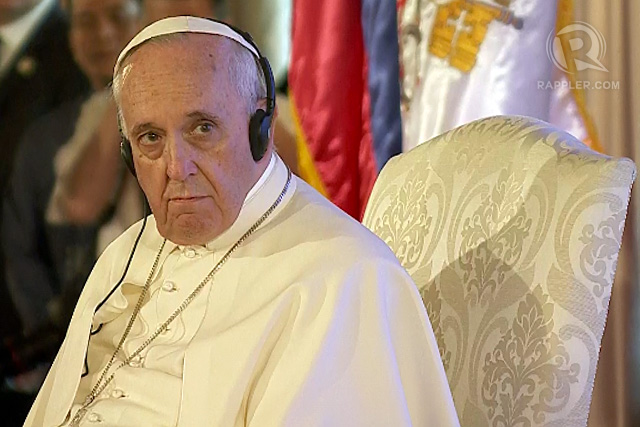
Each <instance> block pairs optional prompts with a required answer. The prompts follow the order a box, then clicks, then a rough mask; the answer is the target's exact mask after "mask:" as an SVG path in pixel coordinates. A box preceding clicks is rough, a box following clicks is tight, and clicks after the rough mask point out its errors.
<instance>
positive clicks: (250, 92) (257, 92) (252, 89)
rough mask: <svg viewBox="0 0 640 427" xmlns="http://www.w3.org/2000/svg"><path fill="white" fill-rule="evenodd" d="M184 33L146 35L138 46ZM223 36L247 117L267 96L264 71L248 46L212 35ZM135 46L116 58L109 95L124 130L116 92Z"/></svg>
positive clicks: (180, 37)
mask: <svg viewBox="0 0 640 427" xmlns="http://www.w3.org/2000/svg"><path fill="white" fill-rule="evenodd" d="M187 35H188V34H187V33H174V34H168V35H162V36H158V37H156V38H153V39H150V40H148V41H146V42H144V43H142V44H141V45H140V46H144V45H145V44H147V43H157V44H165V43H170V42H173V41H175V40H184V39H186V38H187ZM213 37H219V38H221V39H225V40H226V41H227V42H228V43H232V49H231V55H229V56H228V57H227V58H226V67H227V73H229V77H230V78H231V79H232V81H233V82H234V83H235V85H234V86H235V90H236V93H237V94H238V96H239V97H240V98H241V99H244V100H245V102H246V106H247V115H248V116H249V117H250V116H251V115H253V113H255V111H256V110H257V109H258V102H259V101H261V100H263V99H265V98H266V97H267V84H266V80H265V75H264V73H263V72H262V68H261V66H260V62H259V61H258V58H256V56H255V55H254V54H253V53H251V52H250V51H249V50H248V49H246V48H245V47H244V46H242V45H241V44H240V43H236V42H235V41H233V40H231V39H227V38H226V37H224V36H213ZM140 46H137V47H136V48H134V49H132V50H131V51H130V52H128V53H127V55H126V56H125V57H124V58H123V59H122V61H120V65H119V67H118V69H117V71H116V74H115V76H114V78H113V86H112V91H113V97H114V98H115V101H116V105H117V108H118V120H119V122H120V124H121V129H122V131H123V132H125V129H126V128H125V126H124V118H123V117H122V111H121V109H120V94H121V91H122V85H123V83H124V78H125V76H126V74H127V73H128V72H129V70H130V65H131V64H126V63H127V60H128V59H129V57H130V56H131V55H132V54H133V52H135V51H136V50H137V49H139V48H140Z"/></svg>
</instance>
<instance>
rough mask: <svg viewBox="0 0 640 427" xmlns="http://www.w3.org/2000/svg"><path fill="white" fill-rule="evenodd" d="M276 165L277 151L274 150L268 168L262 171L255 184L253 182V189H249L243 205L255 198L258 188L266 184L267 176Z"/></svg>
mask: <svg viewBox="0 0 640 427" xmlns="http://www.w3.org/2000/svg"><path fill="white" fill-rule="evenodd" d="M275 165H276V153H275V152H272V153H271V159H269V164H268V165H267V168H266V169H265V170H264V172H262V175H261V176H260V179H258V181H256V183H255V184H253V187H251V190H249V192H248V193H247V196H246V197H245V198H244V202H243V203H242V206H244V205H246V204H247V203H248V202H249V201H250V200H251V199H252V198H253V196H254V195H255V194H256V193H257V192H258V190H259V189H260V188H261V187H262V186H263V185H264V183H265V181H266V180H267V178H269V176H270V175H271V173H272V172H273V168H274V166H275Z"/></svg>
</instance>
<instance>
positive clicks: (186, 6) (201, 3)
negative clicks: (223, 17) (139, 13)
mask: <svg viewBox="0 0 640 427" xmlns="http://www.w3.org/2000/svg"><path fill="white" fill-rule="evenodd" d="M216 3H217V1H215V0H144V14H145V20H146V21H147V22H154V21H157V20H159V19H162V18H167V17H169V16H179V15H191V16H201V17H203V18H213V17H216V13H215V4H216Z"/></svg>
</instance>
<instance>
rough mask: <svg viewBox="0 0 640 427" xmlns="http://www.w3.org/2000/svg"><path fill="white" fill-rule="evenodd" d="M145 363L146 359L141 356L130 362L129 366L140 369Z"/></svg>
mask: <svg viewBox="0 0 640 427" xmlns="http://www.w3.org/2000/svg"><path fill="white" fill-rule="evenodd" d="M143 363H144V357H142V356H140V355H139V354H138V355H136V356H135V357H133V358H132V359H131V360H129V366H131V367H132V368H140V367H141V366H142V364H143Z"/></svg>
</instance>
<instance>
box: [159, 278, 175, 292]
mask: <svg viewBox="0 0 640 427" xmlns="http://www.w3.org/2000/svg"><path fill="white" fill-rule="evenodd" d="M176 289H178V287H177V286H176V284H175V283H173V282H172V281H170V280H167V281H166V282H164V283H163V284H162V290H163V291H165V292H173V291H175V290H176Z"/></svg>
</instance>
